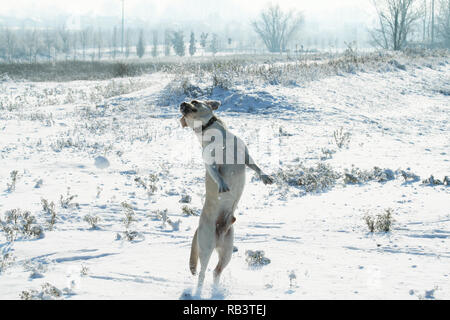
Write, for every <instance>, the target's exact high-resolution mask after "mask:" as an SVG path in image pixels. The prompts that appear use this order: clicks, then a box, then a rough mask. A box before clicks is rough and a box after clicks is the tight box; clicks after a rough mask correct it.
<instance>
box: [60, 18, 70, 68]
mask: <svg viewBox="0 0 450 320" xmlns="http://www.w3.org/2000/svg"><path fill="white" fill-rule="evenodd" d="M58 34H59V38H60V39H61V44H62V52H63V53H65V55H66V60H67V59H68V57H69V54H70V33H69V31H67V29H66V28H65V27H64V26H62V27H60V28H59V30H58Z"/></svg>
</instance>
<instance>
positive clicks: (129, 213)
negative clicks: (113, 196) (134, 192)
mask: <svg viewBox="0 0 450 320" xmlns="http://www.w3.org/2000/svg"><path fill="white" fill-rule="evenodd" d="M121 205H122V208H123V213H124V214H125V218H124V219H123V220H122V221H123V223H124V225H125V228H126V229H128V228H129V227H130V225H131V223H133V222H134V221H136V218H135V213H134V209H133V207H132V206H131V205H129V204H128V203H126V202H122V203H121Z"/></svg>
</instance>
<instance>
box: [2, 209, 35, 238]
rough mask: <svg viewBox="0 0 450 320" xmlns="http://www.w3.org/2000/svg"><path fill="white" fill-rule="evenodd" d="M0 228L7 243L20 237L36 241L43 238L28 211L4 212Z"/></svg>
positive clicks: (14, 210) (13, 210)
mask: <svg viewBox="0 0 450 320" xmlns="http://www.w3.org/2000/svg"><path fill="white" fill-rule="evenodd" d="M0 227H1V228H2V230H3V232H4V234H5V237H6V240H7V241H9V242H11V241H14V240H16V239H17V238H18V237H20V236H23V237H25V238H37V239H40V238H42V237H43V236H44V230H43V228H42V227H41V226H40V225H38V224H37V222H36V218H35V217H34V216H33V215H32V214H31V213H30V212H29V211H22V210H20V209H12V210H8V211H6V212H5V217H4V220H3V219H0Z"/></svg>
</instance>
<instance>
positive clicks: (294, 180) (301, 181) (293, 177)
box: [276, 162, 341, 192]
mask: <svg viewBox="0 0 450 320" xmlns="http://www.w3.org/2000/svg"><path fill="white" fill-rule="evenodd" d="M276 176H277V177H278V180H281V181H283V182H286V183H287V184H288V185H291V186H299V187H302V188H303V189H304V190H305V191H306V192H321V191H324V190H327V189H329V188H332V187H333V186H334V185H336V183H337V180H338V179H339V178H340V176H341V175H340V174H339V173H338V172H337V171H335V170H334V169H333V168H331V166H330V165H328V164H325V163H323V162H319V163H317V164H316V166H313V167H305V166H304V165H303V164H299V165H296V166H290V167H287V168H283V169H280V170H279V171H278V173H277V174H276Z"/></svg>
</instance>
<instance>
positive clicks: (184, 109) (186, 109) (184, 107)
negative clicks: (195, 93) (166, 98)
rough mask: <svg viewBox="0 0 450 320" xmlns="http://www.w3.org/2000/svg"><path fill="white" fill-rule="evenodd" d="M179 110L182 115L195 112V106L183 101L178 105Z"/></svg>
mask: <svg viewBox="0 0 450 320" xmlns="http://www.w3.org/2000/svg"><path fill="white" fill-rule="evenodd" d="M180 112H181V113H182V114H183V116H185V115H187V114H189V113H191V112H197V108H195V107H194V106H193V105H192V104H190V103H187V102H183V103H182V104H181V105H180Z"/></svg>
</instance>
